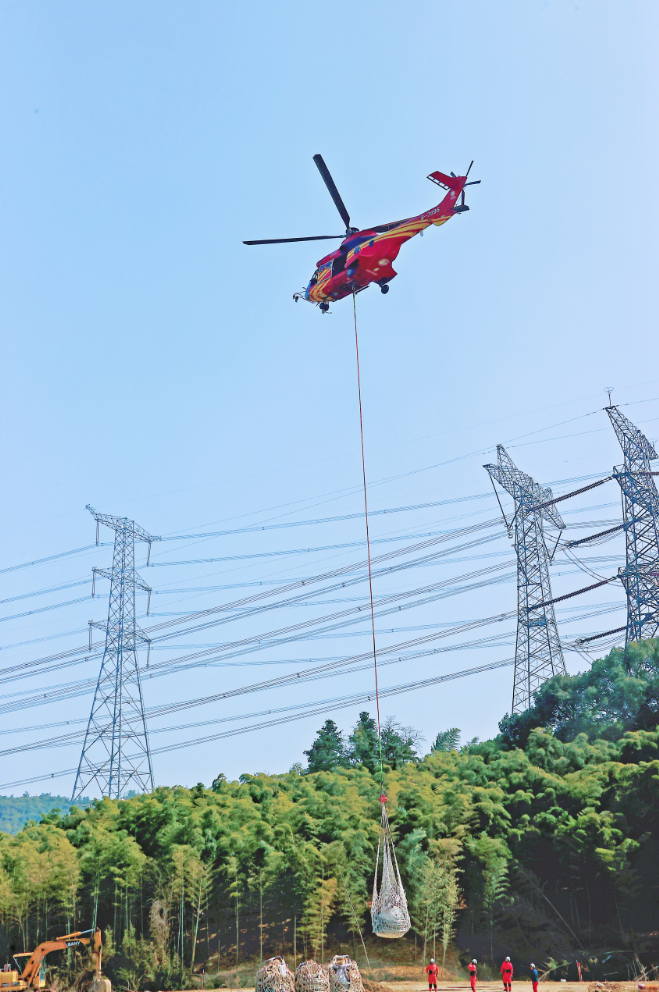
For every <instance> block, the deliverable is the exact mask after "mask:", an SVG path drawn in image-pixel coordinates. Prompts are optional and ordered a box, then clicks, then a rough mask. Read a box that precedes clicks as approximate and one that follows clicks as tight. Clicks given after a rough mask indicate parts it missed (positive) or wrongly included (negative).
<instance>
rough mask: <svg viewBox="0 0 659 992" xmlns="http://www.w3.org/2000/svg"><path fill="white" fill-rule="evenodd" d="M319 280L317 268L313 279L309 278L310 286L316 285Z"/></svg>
mask: <svg viewBox="0 0 659 992" xmlns="http://www.w3.org/2000/svg"><path fill="white" fill-rule="evenodd" d="M317 282H318V269H316V271H315V272H314V274H313V275H312V277H311V279H310V280H309V286H310V287H311V286H315V285H316V283H317Z"/></svg>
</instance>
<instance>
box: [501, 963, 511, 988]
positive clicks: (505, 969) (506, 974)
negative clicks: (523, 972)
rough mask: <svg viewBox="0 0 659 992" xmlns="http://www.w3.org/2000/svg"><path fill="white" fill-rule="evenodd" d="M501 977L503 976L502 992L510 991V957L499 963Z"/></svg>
mask: <svg viewBox="0 0 659 992" xmlns="http://www.w3.org/2000/svg"><path fill="white" fill-rule="evenodd" d="M501 977H502V978H503V992H512V981H513V966H512V962H511V960H510V958H506V960H505V961H504V962H503V964H502V965H501Z"/></svg>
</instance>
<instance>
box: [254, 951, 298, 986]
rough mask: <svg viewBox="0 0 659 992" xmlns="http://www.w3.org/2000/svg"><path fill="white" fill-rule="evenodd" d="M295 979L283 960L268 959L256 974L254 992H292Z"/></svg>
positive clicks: (278, 958)
mask: <svg viewBox="0 0 659 992" xmlns="http://www.w3.org/2000/svg"><path fill="white" fill-rule="evenodd" d="M294 989H295V978H294V977H293V972H292V971H291V970H290V968H289V967H288V965H287V964H286V962H285V961H284V959H283V958H280V957H277V958H268V960H267V961H266V962H265V964H264V965H263V967H262V968H259V970H258V971H257V973H256V992H294Z"/></svg>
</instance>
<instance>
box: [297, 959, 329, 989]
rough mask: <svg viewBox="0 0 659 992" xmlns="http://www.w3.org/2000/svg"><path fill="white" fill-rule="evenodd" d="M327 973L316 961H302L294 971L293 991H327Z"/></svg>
mask: <svg viewBox="0 0 659 992" xmlns="http://www.w3.org/2000/svg"><path fill="white" fill-rule="evenodd" d="M329 987H330V985H329V975H328V974H327V972H326V970H325V969H324V968H323V966H322V965H320V964H318V962H317V961H303V962H302V963H301V964H299V965H298V966H297V971H296V972H295V992H329Z"/></svg>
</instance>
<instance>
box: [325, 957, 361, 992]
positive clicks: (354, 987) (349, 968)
mask: <svg viewBox="0 0 659 992" xmlns="http://www.w3.org/2000/svg"><path fill="white" fill-rule="evenodd" d="M327 970H328V972H329V986H330V992H364V985H363V983H362V976H361V974H360V973H359V968H358V967H357V962H356V961H353V960H352V959H351V958H349V957H348V955H347V954H335V955H334V957H333V958H332V960H331V961H330V963H329V968H328V969H327Z"/></svg>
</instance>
